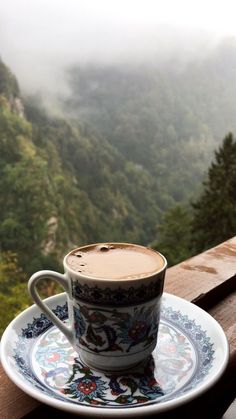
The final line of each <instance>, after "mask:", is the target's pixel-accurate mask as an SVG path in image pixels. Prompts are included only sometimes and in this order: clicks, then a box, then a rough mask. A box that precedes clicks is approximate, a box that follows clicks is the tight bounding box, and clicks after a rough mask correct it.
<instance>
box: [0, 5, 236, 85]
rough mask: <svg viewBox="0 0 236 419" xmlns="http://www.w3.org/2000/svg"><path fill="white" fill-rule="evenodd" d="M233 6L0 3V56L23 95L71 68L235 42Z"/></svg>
mask: <svg viewBox="0 0 236 419" xmlns="http://www.w3.org/2000/svg"><path fill="white" fill-rule="evenodd" d="M235 12H236V2H235V0H214V1H213V0H197V1H193V0H0V56H1V57H2V59H3V60H4V61H5V62H6V63H7V64H8V65H9V66H10V67H11V69H12V70H13V71H14V72H15V74H16V75H17V77H18V79H19V81H20V84H21V86H23V88H24V89H26V90H27V89H29V90H31V89H34V88H36V89H40V88H41V87H45V86H49V85H50V86H51V88H52V89H53V88H55V87H56V86H57V84H58V81H59V80H60V77H61V74H62V72H63V71H64V68H65V67H68V66H70V65H71V64H73V63H74V62H79V63H88V62H91V61H92V62H98V63H108V64H109V63H114V62H120V61H122V60H123V61H127V60H128V61H129V60H130V61H132V60H133V61H135V60H136V59H139V60H144V61H145V59H147V58H148V56H155V55H158V56H159V57H161V56H164V57H166V56H169V55H171V54H172V53H173V51H176V50H178V49H179V50H180V51H181V53H182V55H183V56H184V55H185V56H188V55H190V56H191V54H194V52H196V51H198V52H199V51H200V50H201V49H202V48H203V46H204V48H205V47H206V46H207V45H212V44H214V42H215V43H216V42H218V41H219V40H220V39H221V38H224V37H234V36H235V37H236V24H235Z"/></svg>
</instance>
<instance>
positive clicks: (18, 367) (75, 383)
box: [1, 293, 229, 418]
mask: <svg viewBox="0 0 236 419" xmlns="http://www.w3.org/2000/svg"><path fill="white" fill-rule="evenodd" d="M45 301H46V303H47V305H48V306H49V307H50V308H51V309H52V310H53V311H54V313H55V314H56V315H57V316H58V317H59V318H60V319H61V320H63V321H65V322H66V321H67V317H68V312H67V301H66V295H65V293H63V294H59V295H56V296H54V297H50V298H48V299H47V300H45ZM228 356H229V349H228V343H227V340H226V337H225V334H224V332H223V330H222V328H221V326H220V325H219V324H218V323H217V322H216V321H215V320H214V319H213V317H211V316H210V315H209V314H208V313H206V312H205V311H203V310H202V309H200V308H199V307H197V306H195V305H194V304H192V303H189V302H187V301H185V300H183V299H181V298H179V297H176V296H174V295H170V294H166V293H164V294H163V298H162V309H161V320H160V325H159V332H158V343H157V346H156V348H155V350H154V351H153V353H152V356H151V357H150V358H149V359H147V360H146V361H145V362H144V363H142V364H139V365H138V366H137V367H135V368H133V369H131V370H129V371H126V372H122V373H119V374H117V373H116V374H114V373H107V372H106V373H105V372H104V373H103V372H101V371H96V370H95V369H92V368H89V367H88V366H87V365H86V364H84V363H83V362H82V360H81V359H80V356H79V355H78V354H77V353H76V352H75V351H74V349H73V348H72V347H71V345H70V343H69V342H68V340H67V339H66V338H65V337H64V335H63V334H62V333H61V332H60V331H59V330H58V329H57V328H56V327H55V326H53V325H52V323H51V321H49V320H48V319H47V317H46V316H45V315H44V314H43V313H42V312H41V310H40V309H39V308H38V307H37V306H35V305H33V306H31V307H30V308H28V309H26V310H25V311H23V312H22V313H21V314H20V315H19V316H18V317H16V318H15V319H14V320H13V321H12V322H11V323H10V325H9V326H8V327H7V329H6V330H5V332H4V334H3V337H2V342H1V361H2V364H3V368H4V369H5V371H6V373H7V374H8V376H9V377H10V379H11V380H12V381H13V382H14V383H15V384H16V385H17V386H18V387H20V388H21V389H22V390H23V391H25V392H26V393H27V394H29V395H30V396H32V397H34V398H36V399H38V400H40V401H41V402H43V403H46V404H48V405H50V406H53V407H55V408H57V409H62V410H65V411H67V412H69V413H73V414H78V415H79V414H80V415H88V416H93V417H94V416H97V417H113V418H114V417H118V416H119V417H121V415H122V417H123V416H124V417H135V418H137V417H139V416H143V415H145V414H158V413H160V412H163V411H167V410H170V409H174V408H175V407H177V406H179V405H181V404H184V403H186V402H188V401H190V400H192V399H194V398H195V397H198V396H199V395H200V394H201V393H203V392H205V391H206V390H207V389H208V388H209V387H211V386H212V385H213V384H214V383H215V382H216V381H217V380H218V379H219V377H220V376H221V374H222V373H223V371H224V369H225V367H226V365H227V362H228Z"/></svg>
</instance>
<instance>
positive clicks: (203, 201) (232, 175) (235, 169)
mask: <svg viewBox="0 0 236 419" xmlns="http://www.w3.org/2000/svg"><path fill="white" fill-rule="evenodd" d="M193 208H194V218H193V223H192V229H193V238H194V244H195V247H196V251H201V250H204V249H207V248H209V247H211V246H214V245H216V244H219V243H220V242H222V241H224V240H226V239H229V238H230V237H232V236H234V235H235V234H236V140H235V139H234V137H233V135H232V134H231V133H229V134H228V135H227V136H226V137H225V138H224V140H223V144H222V145H221V146H220V148H219V150H218V151H216V152H215V161H214V162H213V163H212V164H211V166H210V168H209V170H208V176H207V180H206V181H205V182H204V190H203V193H202V195H201V196H200V198H199V199H198V200H197V201H196V202H195V203H194V204H193Z"/></svg>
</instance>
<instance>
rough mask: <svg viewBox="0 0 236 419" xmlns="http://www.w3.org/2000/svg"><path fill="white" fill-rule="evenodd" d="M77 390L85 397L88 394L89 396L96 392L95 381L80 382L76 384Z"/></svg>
mask: <svg viewBox="0 0 236 419" xmlns="http://www.w3.org/2000/svg"><path fill="white" fill-rule="evenodd" d="M77 389H78V390H79V391H80V392H81V393H83V394H86V396H87V395H88V394H91V393H92V392H93V391H96V390H97V384H96V382H95V381H87V382H86V381H81V382H80V383H79V384H78V386H77Z"/></svg>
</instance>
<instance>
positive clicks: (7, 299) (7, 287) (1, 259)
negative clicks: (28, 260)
mask: <svg viewBox="0 0 236 419" xmlns="http://www.w3.org/2000/svg"><path fill="white" fill-rule="evenodd" d="M25 281H26V275H25V274H24V272H23V271H22V269H21V268H20V266H19V264H18V259H17V255H16V254H14V253H12V252H5V253H1V254H0V319H1V321H0V336H1V334H2V333H3V331H4V329H5V327H6V326H7V325H8V323H10V321H11V320H12V319H13V318H14V317H15V316H16V315H17V314H19V313H20V312H21V311H22V310H24V309H25V308H27V307H28V306H29V304H30V303H31V299H30V297H29V295H28V292H27V287H26V284H25Z"/></svg>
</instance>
